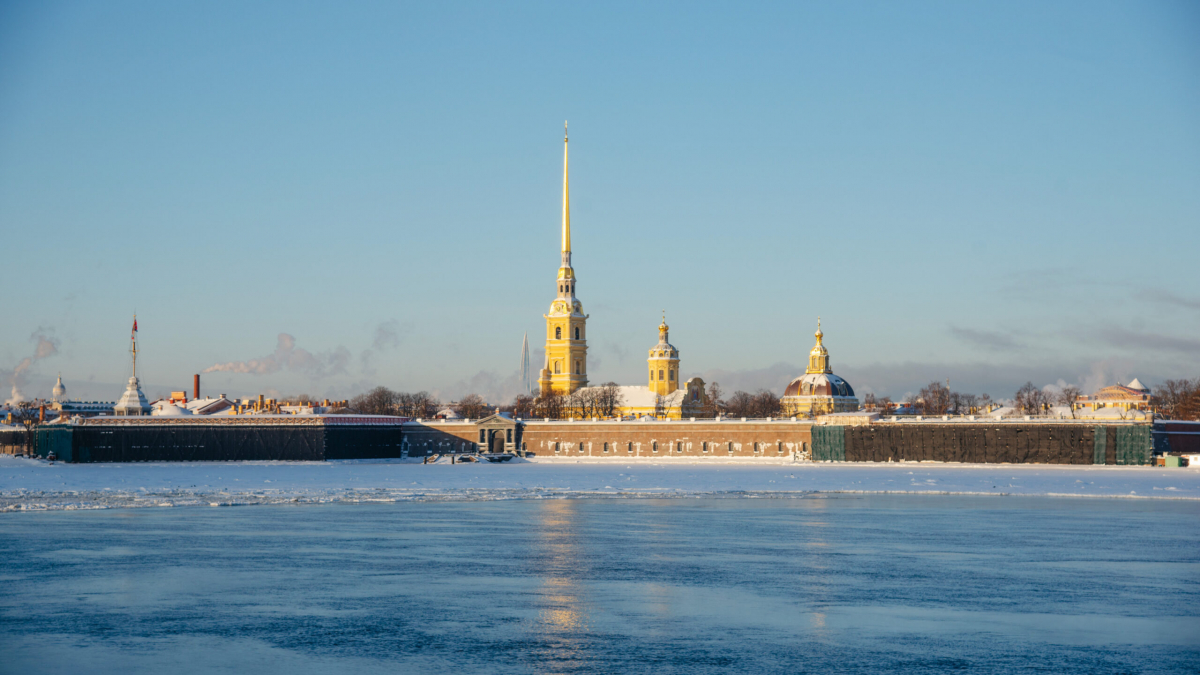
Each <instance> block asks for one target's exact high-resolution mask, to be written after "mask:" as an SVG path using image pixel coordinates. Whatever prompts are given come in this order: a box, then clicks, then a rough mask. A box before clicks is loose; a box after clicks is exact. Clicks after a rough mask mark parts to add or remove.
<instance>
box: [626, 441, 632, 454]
mask: <svg viewBox="0 0 1200 675" xmlns="http://www.w3.org/2000/svg"><path fill="white" fill-rule="evenodd" d="M625 452H633V441H629V442H628V443H627V444H626V445H625Z"/></svg>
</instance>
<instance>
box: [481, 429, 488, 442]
mask: <svg viewBox="0 0 1200 675" xmlns="http://www.w3.org/2000/svg"><path fill="white" fill-rule="evenodd" d="M486 433H487V432H486V431H484V430H483V429H480V430H479V442H480V443H486V442H487V436H485V435H484V434H486Z"/></svg>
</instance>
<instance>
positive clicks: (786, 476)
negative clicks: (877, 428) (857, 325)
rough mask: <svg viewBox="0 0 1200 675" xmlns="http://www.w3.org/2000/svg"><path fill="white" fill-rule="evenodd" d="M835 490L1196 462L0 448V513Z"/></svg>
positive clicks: (1092, 491)
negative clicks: (496, 457) (124, 456)
mask: <svg viewBox="0 0 1200 675" xmlns="http://www.w3.org/2000/svg"><path fill="white" fill-rule="evenodd" d="M836 493H842V494H845V493H912V494H971V495H1032V496H1036V495H1041V496H1062V497H1107V498H1116V497H1121V498H1140V499H1144V498H1150V499H1187V500H1200V469H1194V468H1187V469H1163V468H1154V467H1115V466H1063V465H1032V464H1023V465H1022V464H1017V465H1013V464H990V465H985V464H937V463H898V464H824V463H816V464H814V463H793V462H790V461H786V460H780V461H774V460H763V459H757V460H749V461H747V460H742V461H738V460H729V461H721V460H713V459H709V460H697V461H688V460H679V459H672V460H669V461H661V460H659V461H654V460H640V461H638V460H633V461H613V460H593V461H588V460H574V459H572V460H549V459H547V460H538V461H522V460H517V461H513V462H509V463H505V464H488V463H482V464H455V465H451V464H449V463H448V462H445V461H443V462H439V463H437V464H432V465H424V464H421V463H419V462H417V463H412V462H406V461H400V460H360V461H334V462H162V463H137V464H63V463H57V464H48V463H46V462H44V461H40V460H29V459H19V458H14V457H11V456H7V455H4V456H0V510H4V511H23V510H47V509H95V508H124V507H151V506H226V505H249V504H284V503H331V502H372V501H378V502H398V501H430V500H439V501H440V500H496V499H553V498H579V497H590V498H648V497H654V498H680V497H699V496H710V497H759V498H798V497H805V496H813V495H819V494H836Z"/></svg>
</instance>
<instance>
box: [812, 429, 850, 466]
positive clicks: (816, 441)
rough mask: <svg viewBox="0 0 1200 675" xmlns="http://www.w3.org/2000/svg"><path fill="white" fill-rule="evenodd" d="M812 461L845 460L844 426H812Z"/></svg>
mask: <svg viewBox="0 0 1200 675" xmlns="http://www.w3.org/2000/svg"><path fill="white" fill-rule="evenodd" d="M812 439H813V448H812V458H813V461H814V462H844V461H846V428H845V427H842V426H825V425H817V426H814V427H813V428H812Z"/></svg>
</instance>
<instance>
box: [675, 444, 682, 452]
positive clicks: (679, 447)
mask: <svg viewBox="0 0 1200 675" xmlns="http://www.w3.org/2000/svg"><path fill="white" fill-rule="evenodd" d="M675 452H683V443H682V442H677V443H675Z"/></svg>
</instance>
